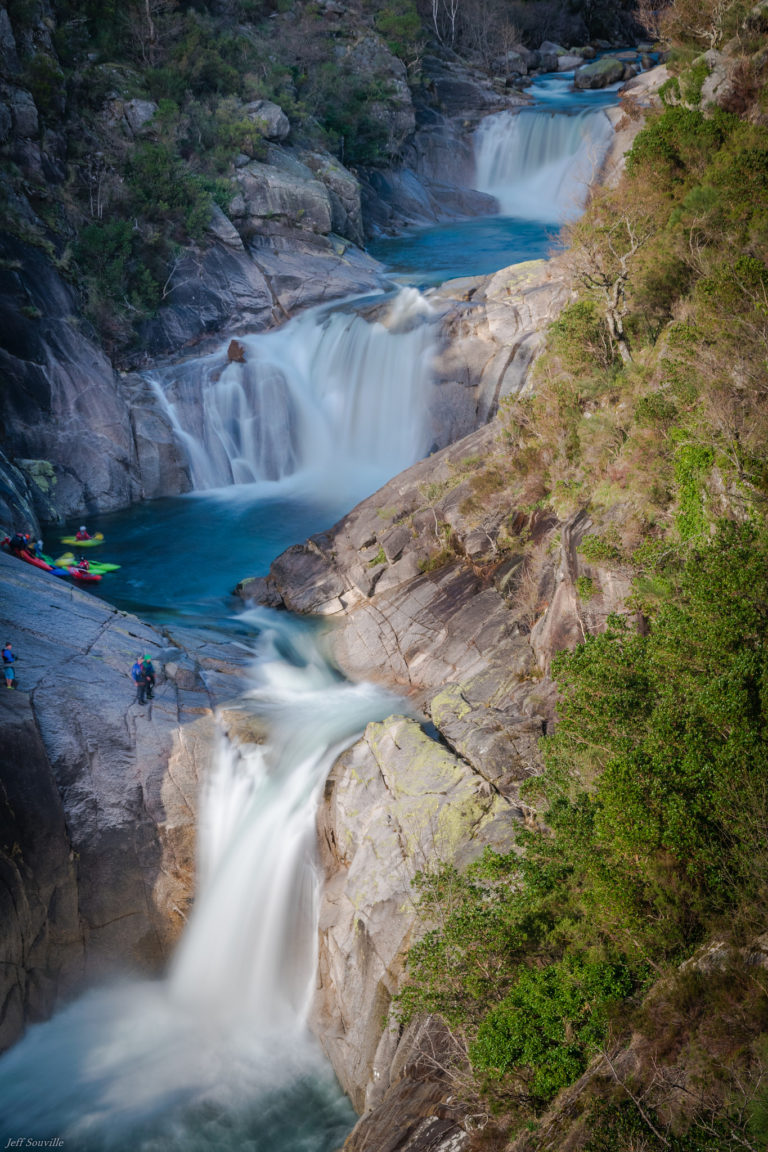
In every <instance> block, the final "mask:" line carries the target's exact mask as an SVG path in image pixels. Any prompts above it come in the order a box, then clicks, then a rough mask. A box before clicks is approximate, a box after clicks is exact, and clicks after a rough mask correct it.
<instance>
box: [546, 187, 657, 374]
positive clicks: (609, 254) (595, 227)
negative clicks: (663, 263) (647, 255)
mask: <svg viewBox="0 0 768 1152" xmlns="http://www.w3.org/2000/svg"><path fill="white" fill-rule="evenodd" d="M658 228H659V222H658V215H657V212H656V209H655V205H654V204H653V203H652V202H651V203H650V204H649V203H648V202H642V201H639V200H635V201H632V200H630V199H629V197H624V198H622V197H620V196H619V195H618V193H616V192H614V191H610V190H603V191H601V192H599V193H596V194H595V195H593V198H592V201H591V204H590V208H589V212H588V213H587V214H586V216H584V217H582V218H581V219H580V220H578V221H576V223H574V224H570V225H568V226H567V227H566V228H565V230H564V234H565V240H566V243H567V244H568V245H569V246H570V251H569V253H568V257H567V259H568V263H569V265H570V268H571V271H572V273H573V275H574V277H575V278H576V280H578V281H579V282H580V283H581V284H583V285H584V287H585V288H586V289H587V290H588V292H590V293H592V294H594V295H596V296H597V297H598V298H599V299H600V301H601V304H602V309H603V312H604V314H605V319H606V322H607V324H608V331H609V333H610V335H611V339H612V340H613V342H614V344H615V346H616V347H617V348H618V351H619V355H620V356H621V358H622V360H623V361H624V362H625V363H628V362H629V361H631V360H632V353H631V351H630V347H629V339H628V337H627V333H626V331H625V327H624V318H625V316H626V315H627V313H628V311H629V307H628V304H627V285H628V283H629V279H630V276H631V273H632V266H633V262H634V261H635V258H636V257H637V255H638V253H639V252H640V250H641V249H642V248H643V247H644V245H646V244H647V243H648V241H649V240H650V239H651V237H653V236H654V235H655V234H656V232H657V231H658Z"/></svg>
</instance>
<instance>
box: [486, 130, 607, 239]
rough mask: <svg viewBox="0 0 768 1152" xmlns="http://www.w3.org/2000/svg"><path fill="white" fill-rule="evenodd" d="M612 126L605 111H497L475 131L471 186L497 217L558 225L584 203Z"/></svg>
mask: <svg viewBox="0 0 768 1152" xmlns="http://www.w3.org/2000/svg"><path fill="white" fill-rule="evenodd" d="M612 135H613V128H612V127H611V123H610V121H609V119H608V117H607V116H606V115H605V112H604V111H602V110H597V111H595V110H594V109H581V110H579V111H575V112H574V111H571V112H565V111H557V112H553V111H551V110H550V109H548V108H543V109H539V108H531V109H522V110H521V111H520V112H499V113H497V114H496V115H494V116H488V117H486V118H485V119H484V120H483V121H482V123H481V124H480V126H479V128H478V129H477V132H476V133H475V164H476V170H477V177H476V186H477V188H478V189H479V190H480V191H481V192H488V193H489V194H490V195H492V196H495V197H496V199H497V200H498V201H499V206H500V211H501V213H502V215H505V216H514V217H517V218H519V219H522V220H541V221H544V222H548V223H552V224H560V223H563V222H564V221H566V220H570V219H573V218H574V217H575V216H577V215H578V214H579V212H581V210H582V209H583V207H584V202H585V200H586V196H587V192H588V189H589V185H590V184H591V183H592V182H593V181H594V179H595V178H596V176H597V175H598V173H599V172H600V169H601V167H602V164H603V161H604V159H605V156H606V153H607V150H608V146H609V143H610V141H611V138H612Z"/></svg>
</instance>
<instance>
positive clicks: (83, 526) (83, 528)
mask: <svg viewBox="0 0 768 1152" xmlns="http://www.w3.org/2000/svg"><path fill="white" fill-rule="evenodd" d="M80 531H81V532H87V531H88V529H87V528H86V527H85V524H81V525H80Z"/></svg>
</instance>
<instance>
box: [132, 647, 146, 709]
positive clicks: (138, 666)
mask: <svg viewBox="0 0 768 1152" xmlns="http://www.w3.org/2000/svg"><path fill="white" fill-rule="evenodd" d="M131 679H132V680H133V682H134V684H135V685H136V701H137V703H139V704H145V703H146V701H145V699H144V697H145V696H146V692H147V677H146V673H145V672H144V662H143V660H142V657H141V656H137V657H136V663H135V664H134V666H133V668H131Z"/></svg>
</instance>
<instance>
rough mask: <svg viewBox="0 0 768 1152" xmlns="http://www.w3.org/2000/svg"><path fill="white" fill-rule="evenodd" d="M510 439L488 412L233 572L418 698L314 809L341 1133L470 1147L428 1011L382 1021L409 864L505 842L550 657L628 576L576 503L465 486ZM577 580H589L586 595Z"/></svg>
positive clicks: (407, 935)
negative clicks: (346, 1108) (313, 527)
mask: <svg viewBox="0 0 768 1152" xmlns="http://www.w3.org/2000/svg"><path fill="white" fill-rule="evenodd" d="M504 452H505V448H504V442H503V436H502V429H501V426H500V424H499V422H498V421H494V422H491V423H490V424H488V425H486V426H485V427H483V428H481V429H479V430H478V431H476V432H474V433H473V434H471V435H470V436H468V437H466V438H464V439H462V440H461V441H459V442H457V443H455V444H453V445H451V446H449V447H447V448H445V449H444V450H443V451H441V452H439V453H437V454H435V455H434V456H432V457H431V458H430V459H428V460H425V461H422V462H421V463H419V464H417V465H415V466H414V467H413V468H411V469H409V470H408V471H406V472H405V473H403V474H401V475H400V476H398V477H396V478H395V479H394V480H392V481H390V483H389V484H387V485H385V486H384V488H382V489H381V490H380V491H379V492H377V493H376V494H375V495H374V496H372V497H370V498H369V499H368V500H366V501H364V502H363V503H362V504H360V505H359V506H358V507H357V508H355V509H354V510H353V511H352V512H351V513H350V514H349V515H348V516H346V517H345V518H344V519H343V520H341V521H340V522H339V523H338V524H337V525H335V527H334V528H332V529H331V530H330V531H329V532H327V533H323V534H321V535H318V536H315V537H313V538H311V539H310V540H309V541H308V542H307V543H306V544H304V545H297V546H295V547H293V548H291V549H289V550H288V551H287V552H286V553H284V554H283V555H282V556H281V557H279V558H278V559H277V560H276V561H275V562H274V564H273V565H272V569H271V572H270V575H269V576H268V577H267V578H265V579H261V580H254V581H246V582H244V584H243V585H242V586H241V594H242V595H243V596H244V597H246V598H249V597H250V598H255V599H257V600H261V601H262V602H266V603H269V604H271V605H273V606H284V607H286V608H289V609H290V610H292V611H299V612H309V613H314V614H321V615H323V616H324V617H325V618H326V619H327V620H328V623H329V627H330V628H331V637H332V641H333V646H334V652H335V655H336V657H337V659H338V661H339V664H340V666H341V667H342V669H343V670H344V671H345V672H346V673H347V674H348V675H349V676H351V677H352V678H353V679H369V680H375V681H379V682H382V683H385V684H387V685H389V686H390V687H393V688H395V689H396V690H397V691H399V692H401V693H402V694H403V695H404V696H405V697H406V698H407V699H408V700H410V702H411V704H412V707H413V708H414V714H413V718H411V719H408V718H398V717H395V718H393V719H391V720H390V721H387V722H386V723H385V724H384V725H371V726H369V729H368V731H367V733H366V736H365V738H364V739H363V740H362V741H361V742H360V743H358V744H357V745H356V746H355V747H354V748H353V749H351V750H350V752H348V753H346V754H345V755H344V756H342V757H341V758H340V760H339V761H338V762H337V764H336V766H335V768H334V771H333V772H332V774H331V777H330V779H329V782H328V785H327V788H326V799H325V803H324V805H323V807H322V809H321V813H320V817H319V836H320V842H321V846H322V853H323V861H324V866H325V872H326V877H325V886H324V894H323V905H322V909H321V915H320V989H319V992H318V999H317V1003H316V1008H315V1014H314V1027H315V1029H316V1031H317V1033H318V1035H319V1037H320V1039H321V1042H322V1043H323V1046H324V1047H325V1049H326V1051H327V1052H328V1054H329V1056H330V1058H331V1060H332V1062H333V1064H334V1067H335V1068H336V1071H337V1074H338V1075H339V1079H340V1080H341V1082H342V1084H343V1085H344V1087H345V1088H346V1089H347V1091H348V1092H349V1094H350V1096H351V1097H352V1099H353V1101H354V1102H355V1105H356V1107H357V1108H358V1110H360V1111H361V1112H362V1113H363V1119H362V1120H361V1122H360V1125H359V1126H358V1129H357V1130H356V1134H355V1135H353V1136H352V1137H351V1138H350V1141H349V1142H348V1147H349V1148H350V1149H358V1148H360V1149H362V1148H367V1147H376V1148H380V1147H381V1148H385V1147H388V1146H389V1144H388V1140H389V1139H390V1138H391V1137H392V1132H391V1127H392V1124H393V1122H395V1120H394V1118H395V1117H399V1119H398V1120H397V1124H398V1127H397V1141H399V1142H395V1143H393V1144H392V1145H391V1146H392V1147H393V1148H395V1147H397V1148H403V1149H405V1148H407V1149H409V1152H416V1150H418V1149H422V1148H425V1149H426V1148H429V1149H443V1150H445V1152H447V1150H448V1149H452V1150H458V1149H461V1148H464V1147H466V1146H467V1141H468V1139H469V1137H468V1135H467V1132H466V1130H465V1127H464V1126H463V1124H462V1116H461V1111H460V1109H459V1110H458V1111H456V1109H452V1108H451V1107H448V1106H447V1104H446V1101H447V1098H448V1096H449V1095H450V1092H451V1090H450V1087H449V1085H448V1083H447V1081H445V1080H444V1079H443V1075H442V1073H441V1072H440V1071H439V1065H440V1063H441V1061H442V1056H441V1050H442V1047H444V1044H445V1037H444V1036H443V1034H442V1033H441V1031H440V1029H439V1027H438V1026H437V1025H436V1023H435V1022H434V1021H425V1022H421V1023H419V1024H417V1025H415V1026H411V1027H409V1028H407V1029H405V1030H403V1029H402V1028H401V1027H399V1026H398V1024H397V1023H396V1021H390V1022H389V1023H388V1025H387V1027H386V1028H383V1024H382V1022H383V1020H384V1017H385V1013H386V1010H387V1007H388V1006H389V1005H390V1003H391V1001H392V999H393V997H394V996H395V995H396V994H397V992H398V991H399V988H400V987H401V982H402V977H403V972H404V959H405V952H406V951H407V948H408V947H409V945H410V943H412V942H413V940H414V939H415V936H416V934H417V933H418V932H419V931H420V925H419V919H418V914H417V912H416V909H415V907H414V904H413V893H412V891H411V889H410V881H411V879H412V877H413V874H414V872H415V871H416V870H417V869H418V868H421V867H425V866H428V865H429V864H430V863H431V862H434V861H435V860H438V861H441V862H448V861H450V860H456V861H457V862H458V863H460V864H461V863H465V862H467V861H468V860H469V859H471V858H472V857H473V856H474V855H476V854H477V853H478V852H479V851H480V850H481V848H482V845H483V844H484V843H489V842H490V843H493V844H495V845H496V846H497V847H504V848H508V847H509V846H511V845H512V844H513V843H514V839H515V831H516V829H517V828H519V827H520V825H521V823H524V822H525V821H526V820H527V819H528V818H529V817H530V813H529V810H528V809H527V807H526V805H525V803H524V802H522V801H521V799H520V794H519V788H520V784H521V782H522V781H524V780H525V779H527V778H528V777H529V776H531V775H532V774H535V773H537V772H538V771H539V765H540V762H539V753H538V740H539V737H540V736H541V735H542V734H543V733H545V732H546V731H547V729H548V728H549V726H550V725H551V723H552V721H553V717H554V707H555V699H556V697H555V686H554V684H553V683H552V681H551V679H550V678H549V675H548V669H549V665H550V662H551V659H552V657H553V655H554V653H555V652H557V651H559V650H561V649H562V648H570V647H573V646H574V645H575V644H577V643H579V642H580V641H581V640H583V638H584V636H585V635H586V634H587V633H589V632H597V631H600V630H601V629H602V628H603V627H604V625H605V620H606V617H607V615H608V614H609V613H611V612H613V611H625V609H624V607H623V605H624V600H625V598H626V596H627V595H628V593H629V587H630V585H629V576H628V573H626V572H624V571H623V570H622V569H621V567H620V566H619V567H617V566H611V565H608V566H606V565H594V564H587V563H585V562H584V560H583V558H582V557H581V556H580V554H579V552H578V550H577V549H578V544H579V542H580V541H581V539H582V538H583V536H584V535H585V534H586V533H587V532H588V531H589V529H590V521H589V518H588V516H586V515H585V514H583V513H582V514H580V515H578V516H577V517H575V518H573V519H572V520H569V521H566V522H562V523H561V522H559V521H558V520H557V519H556V517H554V516H553V515H551V514H548V515H547V514H544V513H536V514H533V515H523V514H522V513H521V514H519V515H516V514H515V513H514V511H513V510H512V511H511V510H510V508H509V506H508V503H507V501H506V498H505V494H504V492H503V490H502V491H499V492H497V493H496V494H495V495H493V494H491V495H490V496H489V497H487V498H486V499H485V500H484V501H483V503H482V507H478V505H477V503H476V502H473V500H472V497H473V494H474V489H473V483H472V480H473V475H474V473H475V471H476V470H477V468H478V462H479V461H483V463H484V465H486V466H487V465H488V464H489V463H492V462H493V461H494V460H499V461H500V462H501V461H503V456H504ZM511 521H514V529H515V532H516V540H515V539H511V538H510V537H509V535H508V532H509V526H510V522H511ZM445 526H448V527H449V528H450V539H451V546H450V549H446V548H445ZM523 541H525V543H523ZM580 577H587V578H588V579H589V580H590V581H591V587H592V589H593V595H592V596H591V598H590V599H589V600H588V601H585V600H583V599H582V598H581V597H580V595H579V592H578V581H579V579H580ZM454 780H455V781H461V784H460V792H461V794H463V795H465V796H466V797H471V798H472V802H471V804H468V803H467V801H464V804H463V807H464V812H463V814H462V816H461V818H459V819H456V820H455V822H454V821H453V820H451V826H452V828H453V831H454V832H455V834H456V838H455V839H454V840H453V841H450V839H449V840H448V842H446V840H445V838H444V836H443V833H442V831H441V823H440V822H441V820H443V819H447V818H448V816H447V814H448V813H449V812H450V811H451V807H452V805H453V804H454V796H453V789H454V788H455V787H456V786H457V785H456V784H454V783H450V782H449V781H454ZM473 805H474V806H477V805H480V807H481V809H482V810H483V811H484V813H485V815H484V816H483V818H482V819H481V820H478V818H477V817H473V816H472V814H471V813H472V811H473ZM461 808H462V803H461V802H460V803H459V809H461ZM489 818H490V823H488V820H489ZM414 828H415V829H416V830H417V834H416V835H414V834H413V829H414ZM443 1055H444V1053H443ZM430 1141H432V1142H430Z"/></svg>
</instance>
